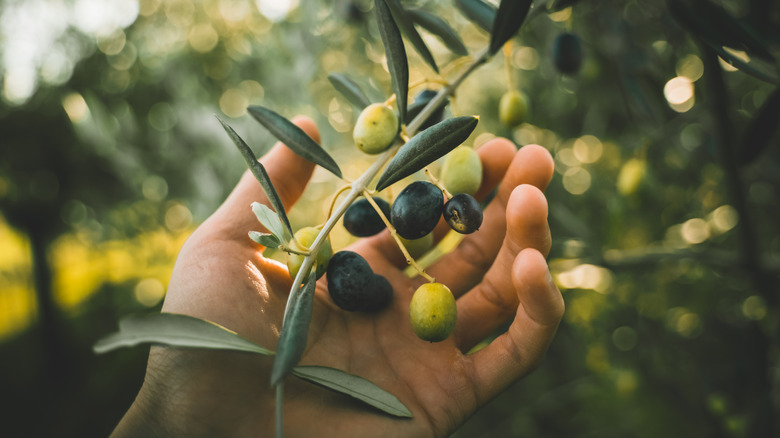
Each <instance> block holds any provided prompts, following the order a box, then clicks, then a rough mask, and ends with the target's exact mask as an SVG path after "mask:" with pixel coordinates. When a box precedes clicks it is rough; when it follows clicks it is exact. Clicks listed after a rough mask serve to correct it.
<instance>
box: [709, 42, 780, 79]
mask: <svg viewBox="0 0 780 438" xmlns="http://www.w3.org/2000/svg"><path fill="white" fill-rule="evenodd" d="M705 42H706V43H707V44H708V45H709V46H710V47H712V49H713V50H715V52H717V53H718V56H720V57H721V58H723V60H724V61H726V62H728V63H729V64H731V65H732V66H734V67H735V68H738V69H739V70H740V71H742V72H743V73H747V74H749V75H751V76H753V77H754V78H756V79H760V80H762V81H764V82H767V83H770V84H774V85H780V74H778V71H777V68H776V67H775V66H773V65H771V64H768V63H766V62H763V61H760V60H758V59H756V58H751V59H748V60H747V61H745V60H744V59H743V58H742V57H741V56H738V55H737V54H736V53H735V52H733V51H732V50H729V49H728V48H726V47H718V46H715V45H712V44H710V43H709V42H708V41H705Z"/></svg>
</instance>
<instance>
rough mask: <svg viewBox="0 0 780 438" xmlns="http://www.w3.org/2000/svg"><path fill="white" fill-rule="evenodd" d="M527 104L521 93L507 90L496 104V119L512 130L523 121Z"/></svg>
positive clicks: (526, 111)
mask: <svg viewBox="0 0 780 438" xmlns="http://www.w3.org/2000/svg"><path fill="white" fill-rule="evenodd" d="M526 113H528V104H527V103H526V99H525V97H524V96H523V94H522V93H520V92H519V91H517V90H509V91H507V92H506V93H504V95H503V96H501V101H499V103H498V119H499V120H500V121H501V123H503V124H504V125H506V126H509V127H510V128H514V127H515V126H518V125H520V124H521V123H523V121H524V120H525V116H526Z"/></svg>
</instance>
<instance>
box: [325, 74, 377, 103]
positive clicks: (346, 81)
mask: <svg viewBox="0 0 780 438" xmlns="http://www.w3.org/2000/svg"><path fill="white" fill-rule="evenodd" d="M328 80H329V81H330V83H331V84H333V88H335V89H336V90H337V91H338V92H339V93H341V95H342V96H344V97H345V98H347V100H348V101H349V103H351V104H352V105H354V106H355V107H357V108H358V109H361V110H362V109H363V108H365V107H367V106H368V105H370V104H371V100H370V99H369V98H368V97H367V96H366V95H365V93H363V90H361V89H360V86H359V85H358V84H356V83H355V81H353V80H352V79H350V78H348V77H347V76H346V75H343V74H341V73H331V74H329V75H328Z"/></svg>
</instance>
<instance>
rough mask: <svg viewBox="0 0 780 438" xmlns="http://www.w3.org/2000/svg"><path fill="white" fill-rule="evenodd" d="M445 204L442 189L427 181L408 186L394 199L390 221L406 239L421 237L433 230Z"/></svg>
mask: <svg viewBox="0 0 780 438" xmlns="http://www.w3.org/2000/svg"><path fill="white" fill-rule="evenodd" d="M443 206H444V200H443V198H442V194H441V190H439V188H438V187H436V186H435V185H433V184H431V183H429V182H427V181H415V182H413V183H411V184H409V185H408V186H406V187H405V188H404V189H403V190H402V191H401V193H399V194H398V197H397V198H395V201H393V206H392V207H391V208H390V222H392V224H393V226H394V227H395V229H396V231H397V232H398V234H399V235H400V236H401V237H403V238H404V239H419V238H421V237H423V236H425V235H426V234H428V233H430V232H431V231H433V229H434V228H435V227H436V224H437V223H439V218H441V209H442V207H443Z"/></svg>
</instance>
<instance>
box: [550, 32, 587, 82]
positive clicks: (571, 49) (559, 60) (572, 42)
mask: <svg viewBox="0 0 780 438" xmlns="http://www.w3.org/2000/svg"><path fill="white" fill-rule="evenodd" d="M552 56H553V62H554V63H555V68H557V69H558V71H559V72H561V73H563V74H567V75H573V74H575V73H577V72H578V71H580V67H581V66H582V41H581V40H580V37H578V36H577V35H574V34H572V33H562V34H560V35H558V36H557V37H555V41H553V46H552Z"/></svg>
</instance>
